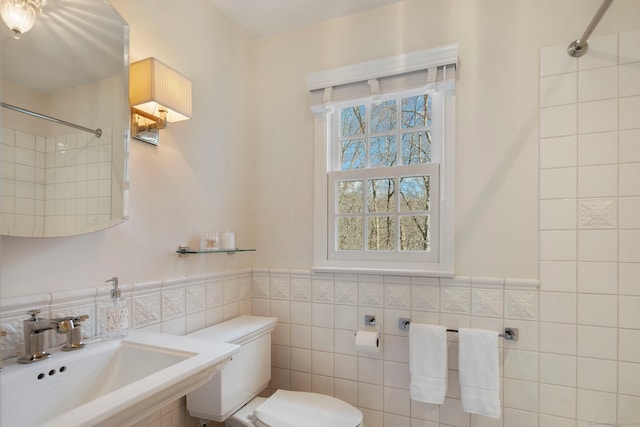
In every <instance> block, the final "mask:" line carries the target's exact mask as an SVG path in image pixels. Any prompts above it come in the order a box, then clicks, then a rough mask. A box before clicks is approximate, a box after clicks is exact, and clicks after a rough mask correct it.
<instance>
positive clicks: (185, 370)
mask: <svg viewBox="0 0 640 427" xmlns="http://www.w3.org/2000/svg"><path fill="white" fill-rule="evenodd" d="M238 349H239V347H238V346H237V345H234V344H226V343H219V344H218V343H211V342H207V341H203V340H197V339H193V338H188V337H181V336H175V335H167V334H159V333H155V332H145V331H135V330H134V331H131V332H130V334H129V336H128V337H127V338H125V339H122V340H117V341H96V342H89V343H88V344H87V348H85V349H82V350H78V351H73V352H62V351H53V352H51V353H52V354H53V357H52V358H51V359H50V360H46V361H42V362H37V363H33V364H29V365H23V364H19V363H17V362H16V361H15V360H14V361H10V362H9V363H4V364H3V371H2V373H0V426H51V427H53V426H65V427H67V426H127V425H130V424H133V423H135V422H137V421H140V420H141V419H143V418H145V417H147V416H148V415H150V414H152V413H153V412H155V411H157V410H158V409H160V408H162V407H163V406H165V405H167V404H168V403H170V402H172V401H174V400H176V399H178V398H180V397H182V396H184V395H185V394H187V393H188V392H190V391H192V390H195V389H196V388H198V387H199V386H201V385H202V384H204V383H206V382H207V381H208V380H209V378H210V376H211V375H212V374H213V373H215V372H216V371H218V370H219V369H221V368H222V366H224V364H225V363H226V362H227V361H228V360H229V359H230V358H231V356H232V355H233V354H234V353H235V352H237V351H238ZM5 362H6V361H5Z"/></svg>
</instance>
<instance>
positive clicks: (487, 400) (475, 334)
mask: <svg viewBox="0 0 640 427" xmlns="http://www.w3.org/2000/svg"><path fill="white" fill-rule="evenodd" d="M411 326H413V325H411ZM458 332H459V335H460V337H459V339H460V343H459V349H458V369H459V374H460V388H461V392H462V409H463V410H464V411H465V412H469V413H471V414H478V415H484V416H485V417H491V418H500V378H499V375H500V374H499V372H500V371H499V368H498V333H497V332H495V331H487V330H484V329H460V330H459V331H458Z"/></svg>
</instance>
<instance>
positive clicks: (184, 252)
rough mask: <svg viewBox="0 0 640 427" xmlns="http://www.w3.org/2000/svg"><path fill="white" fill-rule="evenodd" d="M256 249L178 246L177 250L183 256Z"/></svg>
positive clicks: (233, 252) (232, 252) (252, 250)
mask: <svg viewBox="0 0 640 427" xmlns="http://www.w3.org/2000/svg"><path fill="white" fill-rule="evenodd" d="M255 251H256V250H255V249H240V248H235V249H213V250H208V251H196V250H193V249H191V248H189V246H178V250H176V253H177V254H179V255H180V256H182V255H189V254H235V253H236V252H255Z"/></svg>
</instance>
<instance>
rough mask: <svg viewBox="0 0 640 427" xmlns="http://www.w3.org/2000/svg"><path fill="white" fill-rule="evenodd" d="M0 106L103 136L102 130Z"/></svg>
mask: <svg viewBox="0 0 640 427" xmlns="http://www.w3.org/2000/svg"><path fill="white" fill-rule="evenodd" d="M0 106H2V107H3V108H6V109H8V110H13V111H17V112H18V113H22V114H26V115H28V116H33V117H38V118H39V119H44V120H49V121H50V122H54V123H58V124H59V125H65V126H69V127H72V128H75V129H80V130H83V131H85V132H89V133H92V134H94V135H95V136H96V137H97V138H100V137H101V136H102V129H91V128H88V127H84V126H80V125H77V124H75V123H71V122H66V121H64V120H60V119H56V118H55V117H51V116H45V115H44V114H40V113H36V112H35V111H31V110H27V109H25V108H20V107H16V106H15V105H11V104H7V103H5V102H0Z"/></svg>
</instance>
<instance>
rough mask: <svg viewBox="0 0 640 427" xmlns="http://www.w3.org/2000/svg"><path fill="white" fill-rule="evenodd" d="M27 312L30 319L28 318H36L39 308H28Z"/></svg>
mask: <svg viewBox="0 0 640 427" xmlns="http://www.w3.org/2000/svg"><path fill="white" fill-rule="evenodd" d="M27 314H28V315H29V316H31V319H29V320H38V314H40V309H38V308H36V309H33V310H29V311H27Z"/></svg>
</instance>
